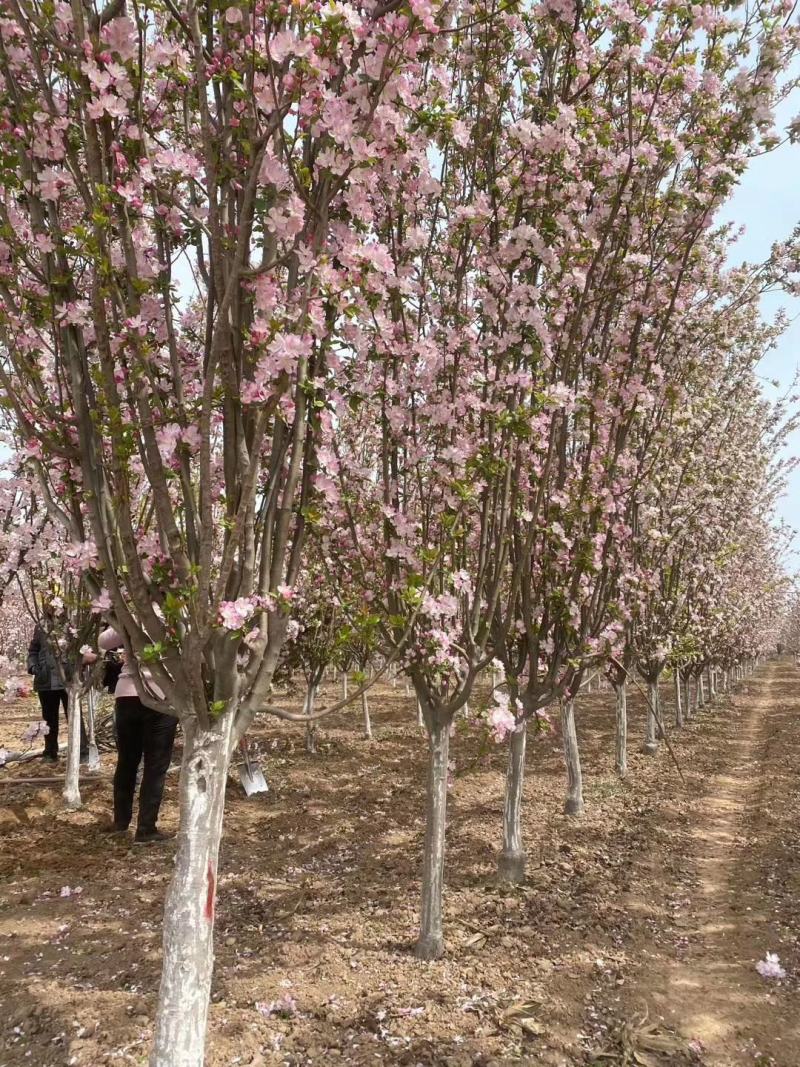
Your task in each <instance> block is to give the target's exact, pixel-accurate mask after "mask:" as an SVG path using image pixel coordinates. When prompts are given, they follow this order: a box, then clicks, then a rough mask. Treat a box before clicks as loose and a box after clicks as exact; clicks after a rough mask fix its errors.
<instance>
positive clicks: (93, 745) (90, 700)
mask: <svg viewBox="0 0 800 1067" xmlns="http://www.w3.org/2000/svg"><path fill="white" fill-rule="evenodd" d="M95 699H96V694H95V691H94V689H90V690H89V692H88V693H87V694H86V718H87V727H88V729H87V741H88V744H89V762H88V764H87V766H88V769H89V770H90V771H97V770H99V769H100V750H99V749H98V747H97V737H96V736H95V730H94V727H95V713H94V709H95Z"/></svg>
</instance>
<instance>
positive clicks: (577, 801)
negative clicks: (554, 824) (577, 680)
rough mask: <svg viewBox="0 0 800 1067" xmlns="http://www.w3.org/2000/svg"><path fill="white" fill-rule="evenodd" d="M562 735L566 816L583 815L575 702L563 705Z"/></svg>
mask: <svg viewBox="0 0 800 1067" xmlns="http://www.w3.org/2000/svg"><path fill="white" fill-rule="evenodd" d="M561 733H562V736H563V740H564V762H565V763H566V765H567V797H566V800H565V801H564V814H565V815H581V814H582V813H583V775H582V774H581V754H580V750H579V749H578V734H577V731H576V729H575V701H574V700H564V701H563V702H562V704H561Z"/></svg>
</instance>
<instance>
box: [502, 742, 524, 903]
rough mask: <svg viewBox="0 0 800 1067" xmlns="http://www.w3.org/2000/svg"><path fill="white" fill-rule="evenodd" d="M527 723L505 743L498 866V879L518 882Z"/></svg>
mask: <svg viewBox="0 0 800 1067" xmlns="http://www.w3.org/2000/svg"><path fill="white" fill-rule="evenodd" d="M527 733H528V731H527V724H526V723H524V722H523V723H522V725H521V727H520V729H519V730H516V731H514V733H512V734H511V740H510V741H509V745H508V765H507V768H506V790H505V801H504V804H503V850H502V852H501V853H500V856H499V859H498V863H497V870H498V875H499V877H500V880H501V881H503V882H512V883H515V884H520V883H522V882H524V881H525V848H524V845H523V841H522V793H523V788H524V785H525V750H526V745H527Z"/></svg>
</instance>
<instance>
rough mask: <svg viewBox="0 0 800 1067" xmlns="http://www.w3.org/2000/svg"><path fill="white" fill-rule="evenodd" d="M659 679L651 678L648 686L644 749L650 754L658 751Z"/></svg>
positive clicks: (652, 754)
mask: <svg viewBox="0 0 800 1067" xmlns="http://www.w3.org/2000/svg"><path fill="white" fill-rule="evenodd" d="M658 718H659V715H658V679H655V680H654V681H653V680H651V681H650V682H649V683H648V686H647V721H646V724H645V730H644V744H643V745H642V751H643V752H645V753H646V754H647V755H648V756H654V755H655V754H656V752H658V736H659V727H658Z"/></svg>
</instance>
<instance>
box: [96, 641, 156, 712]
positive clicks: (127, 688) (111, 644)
mask: <svg viewBox="0 0 800 1067" xmlns="http://www.w3.org/2000/svg"><path fill="white" fill-rule="evenodd" d="M97 643H98V644H99V646H100V648H101V650H102V651H103V652H110V651H111V650H112V649H115V648H118V649H122V670H121V671H120V675H119V678H118V679H117V688H116V689H115V690H114V697H115V698H116V699H119V698H120V697H138V696H139V694H138V693H137V692H136V682H134V680H133V677H134V675H133V670H132V668H131V665H130V664H129V663H128V657H127V655H126V653H125V651H124V649H123V647H122V638H121V637H120V636H119V634H118V633H117V631H116V630H115V629H114V628H113V626H109V627H108V629H107V630H103V632H102V633H101V634H100V637H99V638H98V641H97ZM139 673H140V674H141V676H142V681H143V682H144V683H145V685H146V686H147V688H148V689H150V690H152V693H153V696H154V697H156V698H157V699H158V700H163V699H164V694H163V693H162V692H161V690H160V689H159V688H158V686H157V685H156V683H155V682H154V681H153V680H152V677H151V675H150V671H148V670H147V669H146V668H145V667H141V668H140V669H139ZM144 703H146V701H145V702H144Z"/></svg>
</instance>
